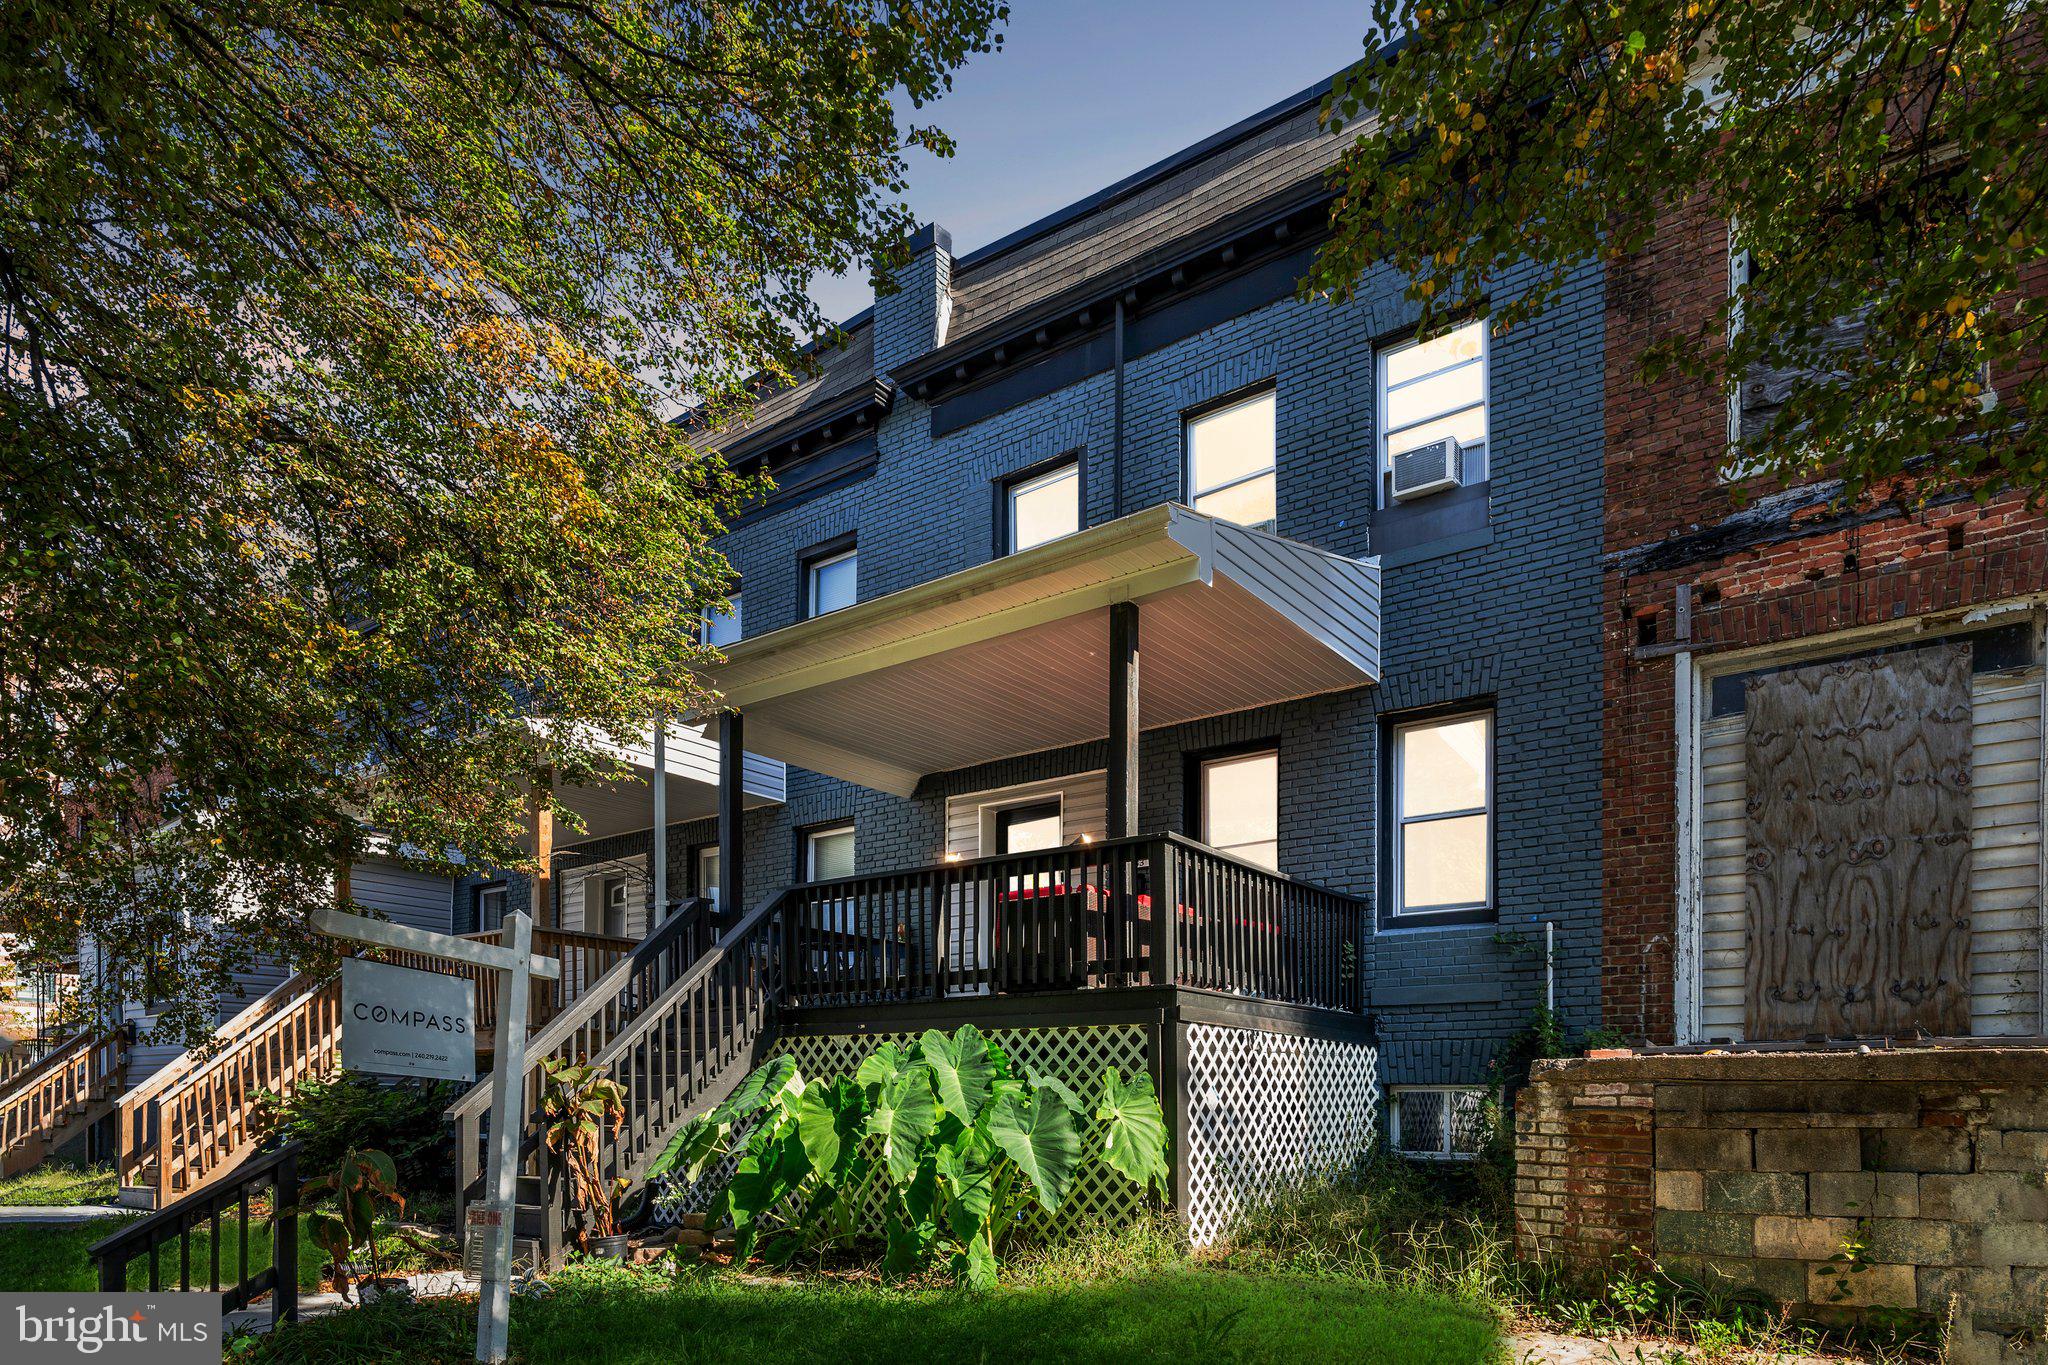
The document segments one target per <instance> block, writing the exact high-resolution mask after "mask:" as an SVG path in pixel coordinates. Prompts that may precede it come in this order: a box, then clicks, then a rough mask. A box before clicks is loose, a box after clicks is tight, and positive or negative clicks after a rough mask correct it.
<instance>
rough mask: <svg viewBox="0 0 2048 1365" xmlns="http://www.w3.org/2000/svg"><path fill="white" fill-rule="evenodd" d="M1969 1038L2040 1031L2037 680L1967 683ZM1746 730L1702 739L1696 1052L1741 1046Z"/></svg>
mask: <svg viewBox="0 0 2048 1365" xmlns="http://www.w3.org/2000/svg"><path fill="white" fill-rule="evenodd" d="M1970 702H1971V712H1972V724H1971V745H1972V758H1971V792H1972V818H1971V839H1972V843H1971V853H1970V1031H1971V1033H1972V1035H1973V1036H1977V1037H1997V1036H2008V1037H2009V1036H2014V1035H2031V1034H2036V1033H2039V1032H2040V1031H2041V1028H2040V1019H2039V1015H2040V975H2039V974H2040V956H2041V670H2040V669H2039V668H2028V669H2018V670H2009V671H2005V672H1999V673H1982V674H1979V675H1977V677H1976V678H1974V679H1973V680H1972V683H1971V697H1970ZM1743 740H1744V720H1743V717H1742V716H1741V715H1740V714H1737V715H1730V716H1719V717H1715V718H1712V719H1709V720H1708V721H1706V723H1705V724H1704V725H1703V726H1702V727H1701V735H1700V891H1701V896H1700V936H1699V950H1700V1030H1699V1040H1701V1041H1707V1040H1712V1039H1716V1038H1725V1039H1728V1040H1729V1041H1731V1042H1738V1041H1740V1040H1741V1038H1742V1017H1743V980H1744V973H1745V965H1746V960H1747V938H1748V929H1747V914H1746V911H1745V909H1744V905H1743V882H1744V872H1743V863H1744V859H1745V856H1746V854H1747V848H1746V836H1745V833H1744V816H1743V798H1744V790H1743V788H1744V777H1743V772H1744V743H1743Z"/></svg>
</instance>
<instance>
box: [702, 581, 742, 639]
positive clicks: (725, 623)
mask: <svg viewBox="0 0 2048 1365" xmlns="http://www.w3.org/2000/svg"><path fill="white" fill-rule="evenodd" d="M740 630H741V626H740V595H739V594H738V593H734V594H733V595H732V596H731V597H729V598H727V599H726V610H724V611H720V610H719V609H718V608H716V607H706V608H705V609H704V643H705V644H707V645H710V646H712V647H713V648H714V649H724V648H725V647H726V646H727V645H729V644H732V643H734V642H735V641H737V640H738V639H739V638H740Z"/></svg>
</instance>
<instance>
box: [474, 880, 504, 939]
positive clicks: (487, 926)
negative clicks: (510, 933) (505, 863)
mask: <svg viewBox="0 0 2048 1365" xmlns="http://www.w3.org/2000/svg"><path fill="white" fill-rule="evenodd" d="M504 927H505V883H503V882H493V883H491V884H490V885H489V886H479V887H478V888H477V889H476V931H477V932H478V933H480V934H487V933H489V932H491V931H492V930H494V929H502V928H504Z"/></svg>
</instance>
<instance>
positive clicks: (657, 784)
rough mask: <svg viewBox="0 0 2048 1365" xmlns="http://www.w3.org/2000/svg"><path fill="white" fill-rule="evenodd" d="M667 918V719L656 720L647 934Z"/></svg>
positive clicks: (660, 715)
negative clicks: (651, 898) (650, 903)
mask: <svg viewBox="0 0 2048 1365" xmlns="http://www.w3.org/2000/svg"><path fill="white" fill-rule="evenodd" d="M666 914H668V716H667V715H666V714H665V713H661V712H657V713H656V714H655V717H654V913H653V915H652V916H651V917H650V919H649V920H648V924H647V931H648V932H649V933H653V932H654V926H655V925H657V924H659V923H661V920H662V917H663V916H664V915H666Z"/></svg>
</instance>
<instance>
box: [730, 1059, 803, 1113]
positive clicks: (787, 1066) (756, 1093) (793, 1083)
mask: <svg viewBox="0 0 2048 1365" xmlns="http://www.w3.org/2000/svg"><path fill="white" fill-rule="evenodd" d="M803 1088H804V1080H803V1077H802V1076H799V1075H798V1074H797V1070H796V1060H795V1059H794V1058H791V1057H777V1058H776V1059H775V1060H773V1061H771V1062H768V1063H765V1064H764V1065H762V1066H759V1067H756V1068H755V1069H754V1071H753V1073H752V1074H751V1075H749V1076H748V1077H747V1078H746V1079H745V1080H743V1081H741V1082H740V1084H739V1089H737V1090H735V1091H733V1092H732V1095H731V1096H730V1097H729V1098H728V1099H727V1100H726V1102H725V1103H724V1104H722V1105H720V1106H719V1107H720V1108H721V1109H725V1110H727V1111H728V1112H729V1113H730V1114H731V1115H732V1117H734V1118H736V1119H737V1118H745V1117H746V1116H747V1115H749V1114H753V1113H756V1112H758V1111H760V1110H762V1109H765V1108H767V1107H768V1106H769V1105H771V1104H775V1103H778V1102H780V1099H781V1097H782V1096H783V1094H785V1093H788V1094H790V1095H798V1094H801V1093H803Z"/></svg>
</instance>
